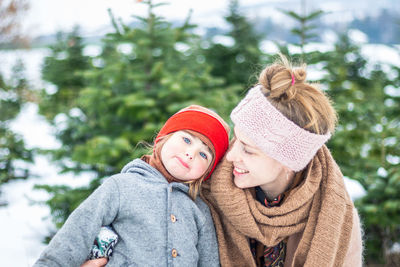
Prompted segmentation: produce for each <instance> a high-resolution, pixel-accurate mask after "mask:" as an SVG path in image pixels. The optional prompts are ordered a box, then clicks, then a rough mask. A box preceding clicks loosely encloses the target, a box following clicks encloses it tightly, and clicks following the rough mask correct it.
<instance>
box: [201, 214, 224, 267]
mask: <svg viewBox="0 0 400 267" xmlns="http://www.w3.org/2000/svg"><path fill="white" fill-rule="evenodd" d="M205 215H206V221H205V223H204V225H203V227H202V228H201V229H200V231H199V240H198V244H197V251H198V253H199V263H198V266H199V267H212V266H220V264H219V252H218V242H217V236H216V233H215V227H214V222H213V220H212V217H211V214H210V210H209V209H208V207H207V212H206V213H205Z"/></svg>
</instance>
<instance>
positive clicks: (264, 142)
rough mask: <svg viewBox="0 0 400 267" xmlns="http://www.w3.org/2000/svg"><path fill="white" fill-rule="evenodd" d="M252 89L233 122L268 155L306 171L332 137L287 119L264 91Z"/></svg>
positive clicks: (236, 111)
mask: <svg viewBox="0 0 400 267" xmlns="http://www.w3.org/2000/svg"><path fill="white" fill-rule="evenodd" d="M261 89H262V86H261V85H258V86H255V87H253V88H252V89H250V91H249V92H248V93H247V95H246V97H245V98H243V99H242V101H241V102H240V103H239V104H238V105H237V106H236V107H235V109H234V110H233V111H232V113H231V120H232V121H233V123H234V124H235V127H238V128H239V129H240V130H241V132H243V133H244V134H246V135H247V137H248V138H250V139H251V140H252V141H253V142H254V143H255V144H256V145H257V147H258V148H260V149H261V150H262V151H263V152H264V153H265V154H267V155H268V156H270V157H272V158H274V159H275V160H277V161H279V162H280V163H282V164H283V165H285V166H287V167H289V168H290V169H291V170H293V171H295V172H297V171H301V170H302V169H304V168H305V167H306V166H307V164H308V163H309V162H310V160H311V159H312V158H313V157H314V155H315V154H316V153H317V151H318V149H320V148H321V147H322V145H323V144H324V143H325V142H326V141H327V140H328V139H329V138H330V137H331V134H330V133H327V134H325V135H320V134H314V133H311V132H309V131H307V130H305V129H303V128H301V127H300V126H298V125H296V124H295V123H294V122H292V121H291V120H289V119H288V118H286V117H285V116H284V115H283V114H282V113H281V112H280V111H278V110H277V109H276V108H275V107H274V106H273V105H272V104H271V103H270V102H269V101H268V100H267V98H266V97H265V95H264V94H263V93H262V92H261Z"/></svg>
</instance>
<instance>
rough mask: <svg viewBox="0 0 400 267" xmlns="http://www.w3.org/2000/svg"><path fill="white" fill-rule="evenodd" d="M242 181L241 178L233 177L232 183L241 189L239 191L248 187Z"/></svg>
mask: <svg viewBox="0 0 400 267" xmlns="http://www.w3.org/2000/svg"><path fill="white" fill-rule="evenodd" d="M243 182H244V181H243V179H242V178H238V177H236V176H234V177H233V183H234V184H235V185H236V187H238V188H241V189H245V188H248V187H249V186H247V185H246V184H245V183H243Z"/></svg>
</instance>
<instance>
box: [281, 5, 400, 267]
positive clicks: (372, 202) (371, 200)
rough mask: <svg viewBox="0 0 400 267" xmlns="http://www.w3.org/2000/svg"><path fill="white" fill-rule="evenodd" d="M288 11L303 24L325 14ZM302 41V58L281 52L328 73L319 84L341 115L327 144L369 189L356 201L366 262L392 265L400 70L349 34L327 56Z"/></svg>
mask: <svg viewBox="0 0 400 267" xmlns="http://www.w3.org/2000/svg"><path fill="white" fill-rule="evenodd" d="M285 13H286V14H288V15H289V16H291V17H294V18H297V20H298V21H300V22H302V23H303V22H304V23H306V22H307V20H312V19H314V18H316V17H318V16H320V15H322V13H320V12H319V11H316V12H313V13H312V14H311V15H304V16H300V15H298V14H296V13H294V12H285ZM301 25H303V24H301ZM311 29H312V27H303V26H302V27H300V28H298V29H295V30H293V33H294V34H298V35H299V36H300V37H301V36H303V37H307V36H310V35H309V34H307V31H309V30H311ZM303 37H301V38H303ZM302 40H303V41H302V42H301V43H300V47H301V54H291V55H290V51H289V48H288V47H287V46H283V45H282V46H280V50H281V52H282V53H284V54H286V55H289V56H290V57H292V58H297V59H300V60H301V61H304V62H307V64H308V65H309V67H310V68H309V69H310V70H314V71H315V70H317V71H319V72H321V73H325V75H324V77H323V78H322V79H321V80H320V81H319V82H320V83H321V84H322V87H323V89H325V91H326V93H327V94H328V95H330V96H331V98H332V100H333V102H334V103H335V109H336V111H337V112H338V115H339V125H338V127H337V129H336V132H335V135H334V136H333V138H332V139H331V140H330V141H329V143H328V146H329V147H330V149H331V151H332V154H333V156H334V158H335V159H336V161H337V162H338V164H339V166H340V168H341V170H342V172H343V174H344V175H345V176H347V177H349V178H351V179H355V180H357V181H358V182H359V183H360V184H361V185H362V186H363V188H364V189H365V191H366V195H365V196H364V197H362V198H360V199H358V200H357V201H356V202H355V204H356V207H357V209H358V211H359V213H360V216H361V220H362V221H363V223H364V229H365V244H366V253H365V255H366V261H367V262H368V263H383V262H386V264H389V265H388V266H392V265H390V264H391V262H390V261H391V259H390V256H389V255H390V250H391V249H392V247H393V245H394V244H396V243H399V242H400V238H399V236H400V235H399V233H400V197H399V196H400V175H399V163H400V147H399V146H398V145H397V143H398V140H399V137H400V134H399V133H400V131H399V130H400V129H399V127H400V120H399V118H398V113H399V111H400V108H399V107H400V105H399V96H400V94H399V93H398V89H397V90H396V89H395V88H398V86H399V68H396V67H393V66H387V65H382V64H372V63H369V62H368V61H367V60H366V59H365V58H364V57H363V56H362V55H361V52H360V46H359V45H357V44H355V43H354V42H352V41H351V39H349V37H348V33H343V34H339V35H338V40H337V42H336V43H335V46H334V49H333V50H332V51H328V52H324V53H321V52H319V51H317V50H315V51H308V52H306V51H305V50H304V48H305V47H306V46H307V42H308V40H310V39H309V38H303V39H302Z"/></svg>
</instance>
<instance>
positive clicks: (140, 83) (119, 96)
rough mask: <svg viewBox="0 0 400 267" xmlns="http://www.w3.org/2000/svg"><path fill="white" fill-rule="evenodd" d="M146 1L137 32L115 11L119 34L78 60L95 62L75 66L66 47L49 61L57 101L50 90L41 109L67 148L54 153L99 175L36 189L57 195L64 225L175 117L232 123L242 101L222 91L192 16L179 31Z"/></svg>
mask: <svg viewBox="0 0 400 267" xmlns="http://www.w3.org/2000/svg"><path fill="white" fill-rule="evenodd" d="M142 4H145V5H147V7H148V14H147V16H146V17H136V18H137V20H138V21H139V22H140V23H139V25H138V26H137V27H135V28H130V27H129V26H127V25H125V24H124V23H122V22H121V21H117V20H116V19H115V18H114V17H113V15H112V14H111V12H110V16H111V20H112V24H113V26H114V30H115V32H113V33H109V34H107V36H106V37H105V38H104V40H103V41H102V51H101V53H100V54H99V55H98V56H95V57H93V58H89V59H88V60H87V59H85V60H77V61H78V62H81V63H82V62H88V63H85V64H76V65H73V64H70V63H69V62H70V61H71V60H72V58H71V53H68V52H65V51H66V50H67V48H63V49H61V50H60V51H58V50H56V47H53V48H52V49H53V51H54V52H55V53H53V55H52V56H51V57H49V58H47V59H46V62H47V63H49V62H57V63H54V66H57V68H56V67H50V64H49V67H45V68H44V69H43V77H45V78H47V79H48V81H50V82H53V83H55V84H56V85H57V92H56V94H58V96H52V95H50V94H48V93H46V92H44V93H43V94H44V97H43V98H42V100H41V104H40V105H41V107H42V108H41V111H42V112H43V114H44V115H45V116H46V117H47V118H48V119H49V120H51V121H52V122H53V123H54V124H55V125H57V126H58V128H59V129H60V130H59V132H58V133H57V138H58V139H59V140H60V141H61V143H62V148H60V149H58V150H56V151H52V154H53V156H54V157H55V159H56V160H58V162H59V164H60V166H61V167H62V169H63V171H65V172H66V171H73V172H75V173H82V172H85V171H88V172H91V173H95V175H96V178H95V179H93V180H92V182H91V183H90V185H88V186H87V187H81V188H74V189H72V188H70V187H68V186H57V187H54V186H48V185H41V186H37V188H41V189H45V190H47V191H48V192H49V193H50V194H51V195H52V197H51V198H50V199H49V200H48V201H47V204H48V205H49V206H50V208H51V213H52V217H53V220H54V222H55V223H56V226H57V227H60V226H61V225H62V224H63V223H64V221H65V220H66V218H67V217H68V215H69V214H70V213H71V212H72V211H73V210H74V209H75V208H76V207H77V206H78V205H79V203H80V202H81V201H82V200H83V199H85V198H86V197H87V196H88V195H89V194H90V193H91V192H92V191H93V190H94V189H95V188H96V187H97V186H98V185H99V183H100V181H101V179H102V178H104V177H106V176H108V175H111V174H114V173H117V172H119V171H120V170H121V168H122V167H123V166H124V165H125V164H126V163H128V162H129V161H130V160H132V159H133V158H137V157H139V156H141V155H143V154H144V153H145V152H146V151H145V149H144V148H140V147H137V144H138V143H139V142H140V141H146V142H152V139H153V138H154V137H155V135H156V132H157V131H158V129H159V128H160V127H161V126H162V124H163V123H164V122H165V121H166V120H167V118H168V117H169V116H170V115H172V114H173V113H175V112H176V111H178V110H179V109H181V108H183V107H185V106H187V105H189V104H195V103H196V104H200V105H205V106H207V107H211V108H214V109H215V110H216V111H217V112H219V113H220V114H222V116H224V117H225V118H226V117H227V114H229V112H230V110H231V109H232V108H233V106H232V105H233V104H232V103H236V102H237V101H238V99H237V97H236V94H235V93H233V94H232V93H231V92H229V93H227V92H226V91H225V90H222V89H221V88H220V86H221V84H222V80H221V79H216V78H213V77H212V76H211V75H210V67H209V65H207V64H206V63H205V59H204V56H202V55H201V54H200V53H199V51H197V43H199V39H200V38H199V37H198V36H197V35H194V34H193V33H192V31H191V30H192V29H193V27H194V25H192V24H190V23H189V20H190V16H189V17H188V18H187V20H186V21H185V22H184V23H183V25H182V26H180V27H172V25H171V23H169V22H167V21H165V20H163V19H162V18H161V17H159V16H157V15H156V14H155V13H154V9H155V8H156V7H158V6H160V5H161V4H154V3H153V1H142ZM60 46H61V47H62V45H61V44H59V45H58V46H57V47H60ZM76 51H77V54H76V55H79V56H77V58H81V59H83V55H82V50H79V52H78V50H76ZM60 53H61V55H63V56H62V57H61V59H60V58H58V55H59V54H60ZM86 64H88V65H86ZM45 66H46V64H45ZM82 66H84V67H82ZM69 75H73V77H75V78H77V77H79V79H77V80H74V83H72V84H73V85H74V86H70V85H71V84H70V83H68V82H65V79H68V76H69ZM75 81H79V82H77V83H75ZM75 85H77V86H75ZM56 98H57V100H56V101H54V99H56Z"/></svg>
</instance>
